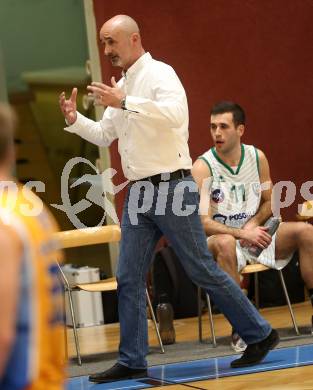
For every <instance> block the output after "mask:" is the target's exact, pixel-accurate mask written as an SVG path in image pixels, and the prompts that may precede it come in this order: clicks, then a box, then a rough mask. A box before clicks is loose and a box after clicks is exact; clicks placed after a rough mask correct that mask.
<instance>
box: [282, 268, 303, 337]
mask: <svg viewBox="0 0 313 390" xmlns="http://www.w3.org/2000/svg"><path fill="white" fill-rule="evenodd" d="M278 273H279V276H280V281H281V284H282V287H283V290H284V294H285V297H286V301H287V304H288V308H289V312H290V315H291V319H292V322H293V327H294V328H295V332H296V334H297V335H298V336H299V335H300V332H299V329H298V325H297V323H296V319H295V316H294V312H293V310H292V306H291V303H290V299H289V295H288V291H287V287H286V283H285V279H284V276H283V273H282V270H278Z"/></svg>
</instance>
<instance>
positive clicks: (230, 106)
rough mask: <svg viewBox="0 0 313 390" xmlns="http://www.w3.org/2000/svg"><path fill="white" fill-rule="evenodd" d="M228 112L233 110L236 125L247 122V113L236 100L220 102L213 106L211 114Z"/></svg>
mask: <svg viewBox="0 0 313 390" xmlns="http://www.w3.org/2000/svg"><path fill="white" fill-rule="evenodd" d="M227 112H231V113H232V114H233V121H234V124H235V126H236V127H237V126H239V125H244V124H245V123H246V114H245V112H244V110H243V108H242V107H241V106H239V104H237V103H234V102H227V101H223V102H219V103H217V104H215V105H214V106H213V107H212V109H211V112H210V114H211V115H218V114H225V113H227Z"/></svg>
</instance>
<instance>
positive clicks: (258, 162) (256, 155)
mask: <svg viewBox="0 0 313 390" xmlns="http://www.w3.org/2000/svg"><path fill="white" fill-rule="evenodd" d="M254 151H255V157H256V165H257V167H258V174H259V177H260V158H259V152H258V149H257V148H256V147H255V146H254Z"/></svg>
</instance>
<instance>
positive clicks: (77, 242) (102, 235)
mask: <svg viewBox="0 0 313 390" xmlns="http://www.w3.org/2000/svg"><path fill="white" fill-rule="evenodd" d="M54 237H55V239H56V240H57V241H58V243H59V247H60V248H63V249H65V248H74V247H79V246H85V245H94V244H103V243H107V242H117V241H120V239H121V229H120V227H119V226H118V225H108V226H99V227H90V228H84V229H75V230H66V231H63V232H58V233H55V236H54Z"/></svg>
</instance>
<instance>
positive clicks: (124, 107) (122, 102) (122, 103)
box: [121, 96, 127, 110]
mask: <svg viewBox="0 0 313 390" xmlns="http://www.w3.org/2000/svg"><path fill="white" fill-rule="evenodd" d="M121 109H122V110H127V108H126V96H125V97H124V98H123V99H122V100H121Z"/></svg>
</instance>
